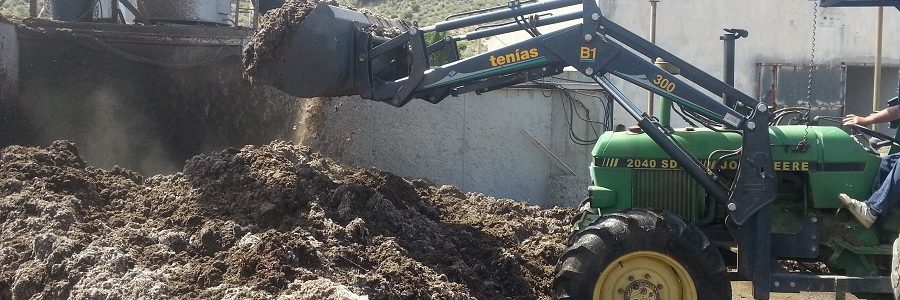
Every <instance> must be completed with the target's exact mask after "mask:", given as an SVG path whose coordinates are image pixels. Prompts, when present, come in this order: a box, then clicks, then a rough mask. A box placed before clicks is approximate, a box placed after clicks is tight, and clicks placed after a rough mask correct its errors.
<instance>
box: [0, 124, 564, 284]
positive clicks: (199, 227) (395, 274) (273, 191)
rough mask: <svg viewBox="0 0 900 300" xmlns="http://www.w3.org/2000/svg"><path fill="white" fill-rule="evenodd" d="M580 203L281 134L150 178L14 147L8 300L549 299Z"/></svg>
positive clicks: (3, 202) (6, 224)
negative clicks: (379, 166) (448, 182)
mask: <svg viewBox="0 0 900 300" xmlns="http://www.w3.org/2000/svg"><path fill="white" fill-rule="evenodd" d="M571 214H572V212H571V211H569V210H566V209H540V208H538V207H536V206H530V205H526V204H523V203H521V202H516V201H512V200H502V199H494V198H490V197H485V196H483V195H479V194H465V193H462V192H460V191H459V190H457V189H456V188H454V187H450V186H435V185H432V184H430V183H428V182H425V181H422V180H407V179H403V178H400V177H397V176H395V175H392V174H390V173H385V172H380V171H376V170H369V169H359V168H351V167H347V166H343V165H340V164H338V163H335V162H334V161H332V160H330V159H328V158H324V157H321V156H320V155H318V154H316V153H312V152H310V151H309V150H308V149H306V148H303V147H299V146H294V145H291V144H287V143H281V142H275V143H271V144H269V145H265V146H261V147H252V146H247V147H244V148H242V149H234V148H231V149H226V150H223V151H220V152H214V153H211V154H206V155H199V156H196V157H194V158H192V159H190V160H189V161H188V162H187V164H186V166H185V167H184V169H183V171H182V172H179V173H176V174H171V175H157V176H154V177H150V178H143V177H142V176H140V175H139V174H137V173H135V172H132V171H129V170H125V169H122V168H113V169H111V170H102V169H98V168H94V167H91V166H88V165H87V164H86V163H85V162H84V161H83V160H82V158H81V157H80V156H79V154H78V150H77V148H76V147H75V145H73V144H72V143H69V142H65V141H58V142H54V143H53V144H52V145H50V146H49V147H46V148H34V147H21V146H10V147H7V148H4V149H3V150H2V151H0V299H29V298H32V297H37V298H38V299H47V298H73V299H83V298H91V299H135V298H154V299H165V298H193V299H274V298H279V299H325V298H332V299H333V298H338V299H353V298H358V297H359V295H368V297H369V298H372V299H473V298H477V299H547V298H549V296H548V293H547V292H548V291H547V290H548V288H547V287H548V284H549V280H550V279H551V276H552V272H553V266H554V264H555V262H556V259H557V255H558V253H559V252H560V251H562V247H563V243H564V240H563V239H564V238H565V237H566V236H567V234H568V229H567V226H566V221H564V220H566V219H567V218H568V216H570V215H571Z"/></svg>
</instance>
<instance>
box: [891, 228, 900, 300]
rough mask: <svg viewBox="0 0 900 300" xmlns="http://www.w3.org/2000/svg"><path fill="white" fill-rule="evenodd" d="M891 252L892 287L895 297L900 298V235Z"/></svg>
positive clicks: (896, 299) (897, 299)
mask: <svg viewBox="0 0 900 300" xmlns="http://www.w3.org/2000/svg"><path fill="white" fill-rule="evenodd" d="M891 254H892V255H891V288H893V290H894V299H895V300H900V237H897V239H896V240H894V247H893V251H892V252H891Z"/></svg>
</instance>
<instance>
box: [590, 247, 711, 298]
mask: <svg viewBox="0 0 900 300" xmlns="http://www.w3.org/2000/svg"><path fill="white" fill-rule="evenodd" d="M610 299H628V300H697V288H696V287H695V286H694V280H693V279H691V275H690V274H689V273H688V272H687V270H686V269H685V268H684V266H682V265H681V264H680V263H679V262H678V261H676V260H675V259H673V258H671V257H669V256H668V255H665V254H662V253H658V252H653V251H639V252H632V253H628V254H626V255H623V256H621V257H619V258H618V259H616V260H615V261H613V262H612V263H611V264H609V266H607V267H606V269H604V270H603V273H601V274H600V278H598V279H597V284H596V285H594V300H610Z"/></svg>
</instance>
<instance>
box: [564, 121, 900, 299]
mask: <svg viewBox="0 0 900 300" xmlns="http://www.w3.org/2000/svg"><path fill="white" fill-rule="evenodd" d="M838 121H839V120H838ZM855 131H856V132H857V133H858V134H856V135H851V134H848V133H847V132H845V131H844V130H842V129H840V128H838V127H834V126H807V125H791V126H772V127H770V129H769V135H770V141H771V146H770V147H771V150H772V155H773V161H774V168H775V171H776V173H777V174H778V179H779V182H778V191H777V198H776V199H775V201H774V202H773V203H772V204H771V206H770V210H771V213H772V222H771V233H772V238H773V240H775V241H779V242H778V243H776V242H773V244H772V248H771V249H772V254H773V256H774V257H776V258H777V259H779V260H790V261H791V263H793V264H794V265H795V266H797V267H800V266H806V267H807V268H809V270H804V269H799V270H798V269H794V270H774V271H773V272H778V273H780V274H785V276H783V278H784V281H773V284H772V290H773V291H782V292H799V291H816V290H820V291H838V292H841V291H855V292H865V291H873V292H875V291H881V292H884V289H885V288H889V286H887V285H886V284H885V283H884V282H885V281H884V278H885V276H889V275H891V272H892V270H893V269H892V267H891V266H892V264H891V260H892V256H893V257H895V258H896V255H895V252H894V250H892V246H891V244H893V243H894V242H895V240H896V239H897V235H898V232H900V214H897V213H895V214H891V215H889V217H887V218H886V219H884V220H880V221H879V222H878V223H876V225H875V226H872V227H871V228H865V227H863V226H862V225H861V224H860V223H859V222H858V221H856V219H854V218H853V216H852V215H850V213H849V212H848V211H846V210H841V209H840V207H841V202H840V201H839V200H838V198H837V195H838V194H839V193H847V194H848V195H851V196H853V197H855V198H859V199H865V198H867V197H868V196H869V194H870V193H871V192H872V186H873V180H874V178H875V177H876V173H877V172H878V168H879V164H880V163H881V158H880V155H879V152H877V151H876V150H875V149H874V148H873V145H870V144H869V141H868V140H869V139H868V138H865V137H866V136H868V135H879V134H878V133H877V132H873V131H871V130H867V129H865V128H864V127H862V128H861V129H860V128H857V129H856V130H855ZM673 136H675V138H676V139H678V140H679V142H680V143H681V144H682V145H684V146H685V147H686V148H687V150H688V152H689V153H691V154H692V155H694V156H695V157H704V158H707V159H706V160H704V161H703V163H705V164H707V166H708V167H709V168H710V170H714V171H715V172H716V173H717V174H719V175H718V176H720V177H721V178H720V179H721V180H723V181H725V182H731V181H732V180H733V176H734V171H735V170H736V169H737V167H738V163H739V162H738V160H737V159H736V158H735V156H736V155H735V154H736V152H735V151H734V149H738V148H740V147H741V137H740V135H738V134H737V133H732V132H716V131H713V130H710V129H706V128H702V129H693V128H687V129H678V130H675V132H674V133H673ZM878 137H881V138H884V137H883V136H880V135H879V136H878ZM894 145H896V144H894ZM875 146H878V145H875ZM592 154H593V157H594V161H593V163H592V165H591V167H590V169H591V177H592V179H593V182H594V184H593V185H592V186H591V187H590V189H589V192H590V197H589V198H588V199H587V200H586V201H585V203H584V204H583V206H582V208H581V212H580V214H579V216H578V218H577V219H576V221H577V222H576V226H577V233H576V234H575V235H573V236H572V238H571V239H570V242H569V243H570V247H569V248H568V249H567V250H566V252H565V253H564V254H563V256H562V258H561V259H560V265H559V266H558V271H559V274H558V277H557V278H556V281H557V286H556V288H557V289H561V290H564V291H566V294H567V295H571V296H572V297H573V298H580V299H588V298H590V299H643V298H639V297H637V296H640V295H646V296H654V297H651V298H646V299H726V298H730V294H731V293H730V289H731V286H730V280H731V279H735V278H733V277H737V276H732V275H735V274H729V273H728V272H727V270H728V269H735V267H736V265H735V264H736V263H738V262H737V261H736V257H737V256H736V255H737V247H736V244H735V242H734V239H733V237H732V236H731V235H729V234H728V229H727V228H725V224H726V222H727V220H726V217H727V216H728V214H727V213H726V211H727V209H728V208H727V207H724V206H723V205H719V204H717V203H716V202H714V201H711V199H709V198H708V197H706V193H705V191H704V189H703V188H702V187H700V186H699V185H698V184H697V183H696V182H694V181H693V180H692V178H691V177H690V176H689V175H688V174H687V173H686V172H685V171H684V170H682V169H681V167H680V166H679V163H678V162H676V161H675V160H673V159H671V158H670V157H669V155H668V154H667V153H666V152H664V151H663V150H662V149H661V148H660V147H659V146H658V145H657V144H656V143H655V142H654V141H653V140H652V139H650V138H649V137H648V136H647V135H646V134H644V133H642V132H640V131H638V130H632V131H622V132H608V133H606V134H604V135H602V136H601V137H600V140H599V141H598V142H597V144H596V146H595V147H594V150H593V153H592ZM643 208H652V209H643ZM805 262H818V263H820V264H810V263H806V264H804V263H805ZM816 265H818V266H816ZM822 265H824V266H825V267H827V269H826V268H823V267H822ZM894 266H895V267H896V264H894ZM776 269H777V268H776ZM788 271H791V272H788ZM826 271H827V273H825V272H826ZM792 277H796V278H794V280H792ZM804 277H811V278H814V277H819V278H828V279H830V280H832V281H831V282H832V283H829V284H820V285H810V284H808V281H803V279H804ZM737 279H740V277H737ZM801 282H804V283H801ZM838 282H841V284H843V285H838ZM570 292H571V294H569V293H570ZM657 296H658V297H657Z"/></svg>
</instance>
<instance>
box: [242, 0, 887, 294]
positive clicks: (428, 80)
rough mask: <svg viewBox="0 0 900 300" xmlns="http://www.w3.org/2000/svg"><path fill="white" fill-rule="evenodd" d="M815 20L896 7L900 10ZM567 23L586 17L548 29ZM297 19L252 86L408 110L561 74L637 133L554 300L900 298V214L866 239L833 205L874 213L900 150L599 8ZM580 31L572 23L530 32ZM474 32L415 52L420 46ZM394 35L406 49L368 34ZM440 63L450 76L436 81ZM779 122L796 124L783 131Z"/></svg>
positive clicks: (605, 155)
mask: <svg viewBox="0 0 900 300" xmlns="http://www.w3.org/2000/svg"><path fill="white" fill-rule="evenodd" d="M821 5H823V6H859V5H887V6H896V7H898V8H900V0H885V1H868V0H867V1H859V0H823V1H822V3H821ZM570 6H572V7H578V8H580V9H575V10H568V11H571V12H569V13H557V14H548V13H547V12H549V11H551V10H556V9H559V8H564V7H570ZM304 17H305V20H304V21H303V22H302V23H300V24H299V25H296V26H295V28H292V30H291V31H290V32H291V34H292V35H293V39H290V38H289V39H288V40H287V41H285V42H284V43H283V44H282V45H280V46H279V47H275V48H272V49H275V50H274V53H273V55H274V57H275V58H276V59H273V60H271V61H269V62H267V63H263V64H261V65H258V66H257V67H258V68H256V69H255V71H254V74H248V75H250V76H251V77H253V79H254V80H255V81H256V82H261V83H268V84H271V85H274V86H276V87H277V88H279V89H281V90H283V91H285V92H287V93H289V94H292V95H295V96H298V97H318V96H343V95H359V96H361V97H362V98H365V99H371V100H374V101H381V102H386V103H389V104H391V105H394V106H403V105H405V104H406V103H408V102H409V101H410V100H412V99H423V100H426V101H428V102H432V103H437V102H440V101H442V100H444V99H445V98H447V97H450V96H457V95H460V94H463V93H469V92H478V93H485V92H489V91H492V90H496V89H500V88H504V87H510V86H514V85H517V84H521V83H527V82H532V81H534V80H537V79H542V78H547V77H551V76H554V75H558V74H560V73H562V72H563V68H566V67H571V68H574V69H575V70H577V71H578V72H580V73H581V74H583V75H584V76H586V77H588V78H590V79H591V80H592V81H593V82H595V83H596V84H597V85H598V86H599V88H601V89H603V90H604V91H605V93H607V95H608V98H609V99H610V100H611V101H615V102H616V103H618V104H619V105H621V106H622V108H624V111H626V112H627V113H628V115H630V116H631V117H633V118H634V120H635V121H636V123H637V126H635V127H633V128H632V129H629V130H622V131H618V132H607V133H605V134H603V135H602V136H601V137H600V139H599V141H598V142H597V143H596V146H595V147H594V149H593V153H592V154H593V158H592V163H591V166H590V169H591V176H592V179H593V184H592V185H591V186H590V187H589V195H590V197H589V198H588V199H587V200H586V201H585V202H584V204H583V206H582V208H581V210H580V212H579V214H578V216H576V218H575V222H574V225H575V226H574V227H575V228H576V229H577V230H576V231H575V233H574V234H573V235H572V236H571V238H570V239H569V241H568V244H567V245H566V246H567V249H566V250H565V251H564V252H563V253H562V254H561V257H560V259H559V263H558V265H557V266H556V271H557V272H556V276H555V278H554V280H553V284H552V287H550V288H552V289H553V294H554V296H556V297H557V298H560V299H730V298H731V285H730V281H732V280H746V281H751V282H752V283H753V293H754V297H755V298H757V299H768V298H769V293H770V292H799V291H833V292H838V295H843V294H844V293H845V292H851V293H855V294H857V295H860V296H873V297H890V296H888V295H890V294H892V293H895V291H897V278H896V273H897V272H896V270H897V259H898V255H897V250H898V249H897V245H896V243H895V240H896V238H897V235H898V231H900V214H889V215H887V216H886V217H882V218H881V220H879V221H878V223H876V225H875V226H873V227H871V228H865V227H863V226H862V225H861V224H859V223H858V222H857V221H856V220H855V219H854V218H853V217H852V216H851V215H850V214H849V213H848V212H847V211H846V210H841V203H840V201H839V200H838V198H837V196H838V194H839V193H846V194H848V195H850V196H852V197H855V198H859V199H864V198H866V197H867V196H869V194H870V193H871V191H872V187H873V184H874V182H873V181H874V180H875V179H874V178H875V177H876V173H877V172H878V169H879V164H880V160H881V159H880V156H881V154H880V153H881V151H880V149H879V148H881V147H884V146H891V147H900V144H898V142H897V140H896V139H895V138H894V137H890V136H884V135H882V134H880V133H878V132H876V131H872V130H870V129H868V128H865V127H860V126H851V127H850V128H841V127H838V126H839V125H840V124H839V122H840V120H835V119H830V118H827V117H819V118H813V117H809V116H810V112H809V111H808V110H804V109H803V108H787V109H784V108H782V109H776V108H773V107H770V105H769V104H768V103H763V102H760V101H758V100H756V99H754V98H752V97H750V96H748V95H746V94H744V93H742V92H741V91H738V90H736V89H735V88H733V87H732V86H731V85H729V84H726V83H725V82H722V81H721V80H719V79H716V78H714V77H712V76H710V75H709V74H707V73H705V72H703V71H701V70H700V69H698V68H696V67H695V66H693V65H691V64H689V63H687V62H685V61H684V60H681V59H680V58H678V57H677V56H675V55H673V54H671V53H669V52H667V51H665V50H664V49H662V48H660V47H657V46H656V45H654V44H652V43H650V42H648V41H646V40H644V39H643V38H641V37H639V36H637V35H636V34H634V33H632V32H630V31H628V30H627V29H625V28H623V27H622V26H620V25H618V24H616V23H615V22H612V21H610V20H609V19H607V18H606V17H604V15H603V13H602V11H601V10H600V9H599V8H598V6H597V3H595V2H594V0H545V1H519V0H511V1H510V2H509V3H508V5H506V6H503V7H497V8H492V9H484V10H480V11H476V12H471V13H463V14H458V15H454V16H452V17H451V18H448V20H447V21H443V22H439V23H437V24H434V25H431V26H426V27H421V28H420V27H416V26H409V25H408V23H405V22H399V21H395V20H386V19H383V18H379V17H376V16H373V15H371V14H363V13H359V12H356V11H352V10H348V9H345V8H341V7H336V6H332V5H328V4H325V3H320V4H318V6H317V7H316V8H315V9H314V10H312V11H311V12H310V13H309V14H308V15H306V16H304ZM573 20H577V21H580V22H577V24H574V25H569V26H568V27H565V28H563V29H561V30H557V31H553V32H548V33H541V31H540V30H539V27H540V26H544V25H549V24H556V23H561V22H566V21H573ZM485 24H487V25H485ZM475 26H480V27H477V29H475V30H474V31H470V32H468V33H465V34H461V35H456V36H452V35H451V36H448V37H447V38H446V39H443V40H441V41H438V42H436V43H433V44H431V45H428V44H426V42H425V40H426V39H425V34H426V33H434V32H448V31H458V30H460V29H463V28H472V27H475ZM386 27H392V28H394V29H397V30H394V31H392V32H401V33H400V34H399V35H396V36H394V35H392V36H391V37H386V36H379V35H377V34H378V33H379V32H385V30H379V29H384V28H386ZM514 31H523V32H526V33H528V34H529V35H530V36H531V38H529V39H527V40H525V41H522V42H519V43H515V44H512V45H509V46H507V47H504V48H501V49H497V50H494V51H489V52H486V53H481V54H478V55H475V56H473V57H468V58H460V55H459V51H458V48H457V43H458V42H459V41H462V40H474V39H480V38H485V37H490V36H495V35H499V34H504V33H510V32H514ZM735 34H739V32H735ZM437 53H441V54H442V57H444V58H446V59H447V60H449V61H450V62H448V63H442V64H440V65H432V64H431V60H430V59H429V57H431V56H433V55H435V54H437ZM650 59H658V60H661V61H665V62H667V63H668V67H665V68H664V67H662V66H658V65H655V64H652V63H650ZM675 70H677V71H678V72H680V76H676V75H674V74H673V73H676V72H675ZM609 77H618V78H620V79H622V80H624V81H625V82H628V83H630V84H634V85H637V86H639V87H642V88H644V89H646V90H649V91H651V92H653V93H655V94H657V95H660V96H662V97H664V98H665V99H667V101H670V103H671V105H672V106H673V107H674V109H675V112H677V113H679V114H680V115H682V116H683V117H684V118H686V119H688V120H693V121H694V122H696V124H698V125H697V126H695V128H684V129H672V128H671V127H669V126H668V125H667V124H666V123H665V122H661V121H660V120H659V119H657V118H655V117H653V116H651V115H649V114H647V113H645V112H644V111H642V110H641V109H640V108H639V107H638V106H637V105H635V104H634V103H633V102H632V101H630V100H629V99H628V98H627V97H626V96H625V95H624V94H623V93H622V92H621V91H620V90H619V89H618V87H617V86H615V85H614V84H613V83H612V82H611V81H610V79H609ZM688 81H689V82H692V83H693V85H691V84H688ZM698 88H699V89H704V90H706V91H708V92H709V93H704V92H701V91H700V90H698ZM710 94H712V95H721V96H722V97H723V98H724V99H717V98H713V97H710V96H709V95H710ZM797 116H800V117H799V118H797ZM785 118H788V119H796V120H800V121H798V122H794V123H796V125H789V126H788V125H785V126H782V125H779V124H780V122H781V121H782V120H784V119H785ZM845 129H846V130H849V132H848V131H845ZM869 137H877V138H878V139H879V141H877V142H874V143H870V142H869ZM892 244H894V245H895V246H893V247H892ZM892 274H893V275H894V276H893V278H891V275H892ZM892 284H893V285H892Z"/></svg>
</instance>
